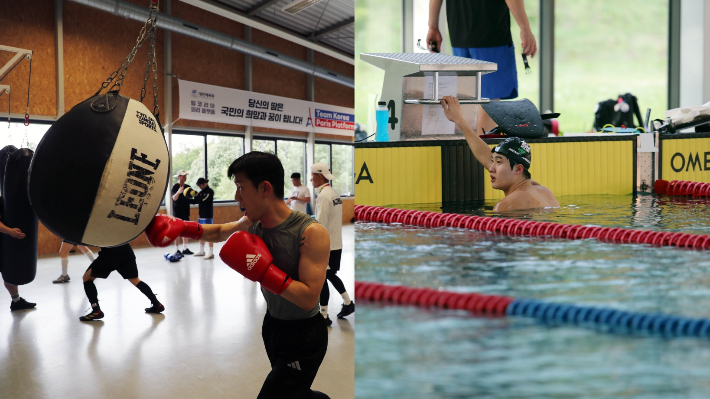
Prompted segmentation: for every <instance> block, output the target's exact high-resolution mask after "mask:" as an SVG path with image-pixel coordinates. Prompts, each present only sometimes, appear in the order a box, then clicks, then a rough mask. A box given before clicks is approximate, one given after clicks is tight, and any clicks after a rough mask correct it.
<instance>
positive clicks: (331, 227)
mask: <svg viewBox="0 0 710 399" xmlns="http://www.w3.org/2000/svg"><path fill="white" fill-rule="evenodd" d="M330 180H333V175H332V174H331V173H330V169H328V165H326V164H325V163H324V162H317V163H314V164H313V166H312V167H311V182H312V183H313V187H315V189H314V191H315V193H316V220H317V221H318V223H320V224H322V225H323V226H325V229H326V230H328V234H329V235H330V258H329V259H328V270H327V271H326V274H325V277H326V281H324V282H323V289H322V290H321V292H320V312H321V314H322V315H323V318H324V319H325V324H326V325H327V326H330V325H331V324H333V322H332V320H330V317H328V301H329V300H330V288H329V287H328V281H330V283H331V284H333V287H335V289H336V290H337V291H338V293H339V294H340V296H341V297H343V305H342V307H341V309H340V313H338V318H339V319H344V318H345V316H348V315H350V314H352V313H353V312H355V302H353V301H352V300H351V299H350V296H349V295H348V292H347V291H346V290H345V285H344V284H343V281H342V280H341V279H340V277H338V276H337V275H336V273H338V270H340V258H341V255H342V253H343V202H342V200H341V199H340V194H338V192H337V191H335V190H334V189H333V187H331V185H330V184H329V181H330Z"/></svg>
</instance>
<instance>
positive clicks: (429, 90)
mask: <svg viewBox="0 0 710 399" xmlns="http://www.w3.org/2000/svg"><path fill="white" fill-rule="evenodd" d="M457 83H458V77H457V76H439V98H441V97H443V96H456V84H457ZM433 97H434V77H433V76H425V77H424V98H433ZM422 108H423V112H422V136H425V135H434V134H454V129H455V128H456V124H455V123H453V122H451V121H450V120H448V119H446V115H444V109H443V108H442V107H441V106H440V105H423V106H422Z"/></svg>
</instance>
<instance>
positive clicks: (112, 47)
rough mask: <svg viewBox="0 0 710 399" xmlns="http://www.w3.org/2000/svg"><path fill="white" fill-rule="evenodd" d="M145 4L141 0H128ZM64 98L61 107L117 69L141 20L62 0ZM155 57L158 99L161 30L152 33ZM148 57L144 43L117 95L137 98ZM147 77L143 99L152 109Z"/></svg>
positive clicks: (85, 95)
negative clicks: (155, 33)
mask: <svg viewBox="0 0 710 399" xmlns="http://www.w3.org/2000/svg"><path fill="white" fill-rule="evenodd" d="M131 2H132V3H136V4H145V1H138V0H132V1H131ZM63 7H64V12H63V16H64V91H65V95H64V101H65V110H66V111H68V110H69V109H71V108H72V107H73V106H74V105H76V104H78V103H80V102H82V101H84V100H86V99H87V98H89V97H91V96H92V95H93V94H94V93H95V92H96V91H97V90H98V89H99V87H101V83H102V82H103V81H104V80H106V78H107V77H108V76H109V75H111V73H112V72H113V71H115V70H117V69H118V68H119V67H120V66H121V63H122V62H123V61H124V59H125V58H126V56H128V54H129V53H130V52H131V50H133V47H134V46H135V44H136V39H137V38H138V34H139V33H140V30H141V28H142V26H143V22H138V21H133V20H129V19H126V18H122V17H118V16H115V15H113V14H109V13H106V12H103V11H99V10H96V9H93V8H90V7H87V6H84V5H80V4H76V3H72V2H69V1H65V2H64V6H63ZM155 47H156V48H155V51H156V60H157V63H158V99H159V105H160V107H161V108H163V107H164V101H163V81H164V79H163V77H164V73H163V31H162V30H160V29H159V30H158V32H157V36H156V44H155ZM147 59H148V43H147V42H146V43H144V44H143V46H142V47H141V48H140V50H138V52H137V53H136V56H135V58H134V61H133V63H132V64H131V65H130V67H129V69H128V73H127V74H126V78H125V80H124V83H123V87H122V89H121V94H122V95H124V96H126V97H130V98H133V99H135V100H139V99H140V93H141V89H142V88H143V74H144V72H145V66H146V61H147ZM152 79H153V77H152V76H150V78H149V80H148V84H147V86H146V90H148V93H147V97H151V98H150V99H146V100H144V101H143V103H144V104H146V107H148V109H149V110H151V111H152V110H153V100H152V96H153V93H152V88H153V83H152Z"/></svg>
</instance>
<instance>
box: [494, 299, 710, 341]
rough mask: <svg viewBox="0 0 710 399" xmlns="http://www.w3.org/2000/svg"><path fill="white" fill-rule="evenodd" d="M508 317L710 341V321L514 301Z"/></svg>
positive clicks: (508, 309) (521, 300)
mask: <svg viewBox="0 0 710 399" xmlns="http://www.w3.org/2000/svg"><path fill="white" fill-rule="evenodd" d="M506 315H508V316H524V317H532V318H535V319H538V320H539V321H541V322H543V323H559V324H592V325H596V326H599V327H607V328H609V329H611V330H612V331H614V332H627V333H649V334H653V335H663V336H665V337H700V338H710V320H708V319H693V318H688V317H679V316H672V315H665V314H651V313H641V312H629V311H623V310H618V309H610V308H598V307H593V306H575V305H569V304H565V303H548V302H541V301H536V300H531V299H514V300H513V301H512V302H511V303H510V304H509V305H508V307H507V309H506Z"/></svg>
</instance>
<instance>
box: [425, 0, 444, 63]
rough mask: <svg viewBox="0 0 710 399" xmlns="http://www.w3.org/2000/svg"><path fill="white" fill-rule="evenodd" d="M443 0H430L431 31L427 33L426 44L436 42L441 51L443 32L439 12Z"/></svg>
mask: <svg viewBox="0 0 710 399" xmlns="http://www.w3.org/2000/svg"><path fill="white" fill-rule="evenodd" d="M442 1H443V0H429V32H427V35H426V41H427V42H426V44H427V45H429V43H430V42H436V48H437V49H438V50H439V51H441V41H442V38H441V32H440V31H439V13H441V3H442Z"/></svg>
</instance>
